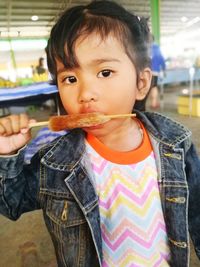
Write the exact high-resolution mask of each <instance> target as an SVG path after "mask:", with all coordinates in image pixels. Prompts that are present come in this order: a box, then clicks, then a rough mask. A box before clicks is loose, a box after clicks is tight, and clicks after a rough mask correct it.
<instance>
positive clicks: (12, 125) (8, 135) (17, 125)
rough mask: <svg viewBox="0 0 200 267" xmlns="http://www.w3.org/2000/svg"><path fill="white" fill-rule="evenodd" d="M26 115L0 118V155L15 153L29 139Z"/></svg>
mask: <svg viewBox="0 0 200 267" xmlns="http://www.w3.org/2000/svg"><path fill="white" fill-rule="evenodd" d="M28 125H29V118H28V116H27V115H26V114H19V115H10V116H7V117H3V118H0V155H9V154H14V153H15V152H17V150H18V149H20V148H21V147H23V146H24V145H26V144H27V143H28V141H29V140H30V139H31V132H30V129H29V127H28Z"/></svg>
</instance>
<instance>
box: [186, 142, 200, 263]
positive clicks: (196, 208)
mask: <svg viewBox="0 0 200 267" xmlns="http://www.w3.org/2000/svg"><path fill="white" fill-rule="evenodd" d="M185 164H186V165H185V170H186V175H187V179H188V188H189V206H188V213H189V214H188V219H189V231H190V236H191V239H192V241H193V244H194V248H195V251H196V254H197V256H198V257H199V259H200V159H199V157H198V155H197V152H196V149H195V147H194V145H193V144H191V146H190V148H189V150H188V151H187V153H186V158H185Z"/></svg>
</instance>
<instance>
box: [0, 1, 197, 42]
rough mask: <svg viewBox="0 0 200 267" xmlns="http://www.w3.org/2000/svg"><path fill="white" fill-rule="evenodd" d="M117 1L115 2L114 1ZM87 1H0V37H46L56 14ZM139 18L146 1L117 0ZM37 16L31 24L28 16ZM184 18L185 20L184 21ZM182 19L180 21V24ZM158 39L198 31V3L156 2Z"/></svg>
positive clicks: (146, 8)
mask: <svg viewBox="0 0 200 267" xmlns="http://www.w3.org/2000/svg"><path fill="white" fill-rule="evenodd" d="M116 1H117V0H116ZM89 2H90V1H87V0H66V1H63V0H0V37H1V38H3V37H7V36H11V37H47V36H48V35H49V32H50V29H51V27H52V25H53V24H54V22H55V20H56V18H57V16H58V15H59V13H60V12H61V11H62V10H63V9H64V8H66V7H71V6H74V5H79V4H85V3H89ZM117 2H119V3H121V4H122V5H123V6H124V7H125V8H127V9H128V10H130V11H131V12H132V11H134V13H136V14H137V15H139V16H145V17H150V13H151V10H150V0H118V1H117ZM34 15H36V16H38V20H37V21H32V20H31V17H32V16H34ZM184 19H185V21H184ZM182 20H183V21H182ZM160 25H161V36H162V37H163V36H171V35H174V34H176V33H178V32H180V31H183V30H190V29H194V28H200V0H184V1H183V0H160Z"/></svg>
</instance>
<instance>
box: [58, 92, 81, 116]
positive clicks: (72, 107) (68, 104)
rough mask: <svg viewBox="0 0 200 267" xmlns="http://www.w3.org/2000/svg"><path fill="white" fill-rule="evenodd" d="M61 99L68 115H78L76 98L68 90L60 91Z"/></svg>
mask: <svg viewBox="0 0 200 267" xmlns="http://www.w3.org/2000/svg"><path fill="white" fill-rule="evenodd" d="M59 94H60V99H61V102H62V104H63V107H64V108H65V110H66V111H67V113H69V114H71V113H76V112H77V111H76V108H77V105H76V103H77V102H76V96H75V94H74V93H72V92H70V91H68V90H59Z"/></svg>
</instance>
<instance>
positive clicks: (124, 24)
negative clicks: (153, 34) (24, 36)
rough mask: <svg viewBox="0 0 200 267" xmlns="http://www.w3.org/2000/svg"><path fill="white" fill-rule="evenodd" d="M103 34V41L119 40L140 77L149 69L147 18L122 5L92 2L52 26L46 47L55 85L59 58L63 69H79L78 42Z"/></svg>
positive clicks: (110, 2) (64, 13) (71, 11)
mask: <svg viewBox="0 0 200 267" xmlns="http://www.w3.org/2000/svg"><path fill="white" fill-rule="evenodd" d="M94 32H95V33H97V34H100V36H101V38H102V40H103V39H106V37H107V36H108V34H113V35H114V36H115V37H116V38H118V39H119V40H120V41H121V43H122V45H123V47H124V49H125V52H126V54H127V55H128V57H129V58H130V59H131V61H132V62H133V64H134V65H135V68H136V72H137V74H138V73H139V71H141V70H142V69H144V68H145V67H147V66H148V67H149V66H150V57H149V28H148V24H147V19H146V18H140V17H138V16H136V15H134V14H132V13H130V12H128V11H127V10H126V9H125V8H123V7H122V6H120V5H119V4H117V3H115V2H112V1H107V0H100V1H92V2H91V3H89V4H88V5H79V6H75V7H72V8H69V9H67V10H66V11H64V12H63V13H62V14H61V16H60V18H59V19H58V21H57V23H56V24H55V25H54V26H53V28H52V30H51V34H50V38H49V40H48V44H47V47H46V53H47V65H48V69H49V72H50V73H51V76H52V79H53V82H54V83H57V70H56V59H58V60H60V61H61V62H62V63H63V64H64V66H66V67H69V68H73V67H77V66H78V61H77V59H76V55H75V52H74V46H75V42H76V41H77V39H78V38H79V37H80V36H82V37H87V36H88V35H89V34H91V33H94Z"/></svg>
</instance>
